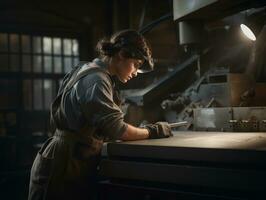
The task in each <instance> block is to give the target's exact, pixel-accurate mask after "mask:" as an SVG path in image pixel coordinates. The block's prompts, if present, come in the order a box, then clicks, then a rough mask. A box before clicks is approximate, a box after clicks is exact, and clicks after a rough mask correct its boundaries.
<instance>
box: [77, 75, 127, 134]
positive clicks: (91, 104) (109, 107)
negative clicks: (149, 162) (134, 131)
mask: <svg viewBox="0 0 266 200" xmlns="http://www.w3.org/2000/svg"><path fill="white" fill-rule="evenodd" d="M81 109H82V112H83V113H84V115H85V118H86V120H87V121H88V122H89V124H90V125H92V126H94V127H96V128H97V130H98V131H100V133H99V134H101V135H103V136H105V137H108V138H110V139H119V138H120V137H121V136H122V134H123V133H124V132H125V130H126V128H127V124H126V123H125V122H124V114H123V112H122V111H121V109H120V108H119V107H118V106H117V105H116V104H115V103H114V101H113V89H112V86H111V84H110V83H109V82H107V81H105V80H98V81H97V82H95V83H94V84H93V85H91V86H90V87H89V88H88V89H87V90H86V93H85V96H84V100H83V102H82V104H81Z"/></svg>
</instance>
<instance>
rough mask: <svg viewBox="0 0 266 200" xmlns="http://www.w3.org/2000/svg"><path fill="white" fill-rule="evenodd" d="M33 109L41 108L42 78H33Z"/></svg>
mask: <svg viewBox="0 0 266 200" xmlns="http://www.w3.org/2000/svg"><path fill="white" fill-rule="evenodd" d="M33 88H34V89H33V97H34V98H33V99H34V106H33V107H34V110H41V109H42V80H40V79H38V80H34V84H33Z"/></svg>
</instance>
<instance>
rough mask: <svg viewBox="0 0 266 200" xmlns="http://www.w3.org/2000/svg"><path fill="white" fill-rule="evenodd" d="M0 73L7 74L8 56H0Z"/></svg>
mask: <svg viewBox="0 0 266 200" xmlns="http://www.w3.org/2000/svg"><path fill="white" fill-rule="evenodd" d="M0 71H2V72H7V71H8V55H7V54H0Z"/></svg>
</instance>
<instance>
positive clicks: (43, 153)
mask: <svg viewBox="0 0 266 200" xmlns="http://www.w3.org/2000/svg"><path fill="white" fill-rule="evenodd" d="M90 67H92V68H94V69H93V70H91V71H90V72H88V73H87V74H86V75H85V76H83V77H82V78H80V79H79V80H76V82H75V84H74V85H73V87H71V88H70V89H69V90H67V91H65V94H64V95H63V97H62V99H61V106H60V109H61V111H62V112H61V113H63V114H62V115H61V116H60V117H59V119H57V120H59V122H61V121H62V123H61V125H60V127H56V130H55V134H54V136H53V137H51V138H49V139H48V140H47V141H46V142H45V143H44V144H43V146H42V148H41V149H40V151H39V152H38V154H37V156H36V158H35V161H34V163H33V165H32V169H31V177H30V187H29V197H28V199H29V200H36V199H38V200H39V199H49V200H50V199H64V200H66V199H92V198H93V196H94V193H95V178H96V174H97V165H98V162H99V158H100V151H101V147H102V143H103V141H104V140H107V139H117V138H119V137H120V136H121V135H122V134H123V132H124V131H125V130H126V128H127V125H126V123H125V122H124V119H123V116H124V115H123V113H122V111H121V109H120V108H119V106H118V105H117V104H116V103H115V99H114V97H115V91H114V82H113V80H112V77H111V76H110V74H109V73H108V71H107V66H106V65H105V64H104V63H103V62H102V61H101V60H100V59H95V60H93V62H91V63H87V64H85V65H83V66H82V67H80V69H78V70H80V71H82V70H87V69H88V68H90ZM71 78H72V79H73V78H75V77H70V78H69V79H71ZM62 90H64V88H63V87H61V91H62ZM59 91H60V90H59ZM62 124H63V125H62Z"/></svg>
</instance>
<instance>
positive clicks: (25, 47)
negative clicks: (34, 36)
mask: <svg viewBox="0 0 266 200" xmlns="http://www.w3.org/2000/svg"><path fill="white" fill-rule="evenodd" d="M21 43H22V52H24V53H30V50H31V46H30V36H28V35H22V36H21Z"/></svg>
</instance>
